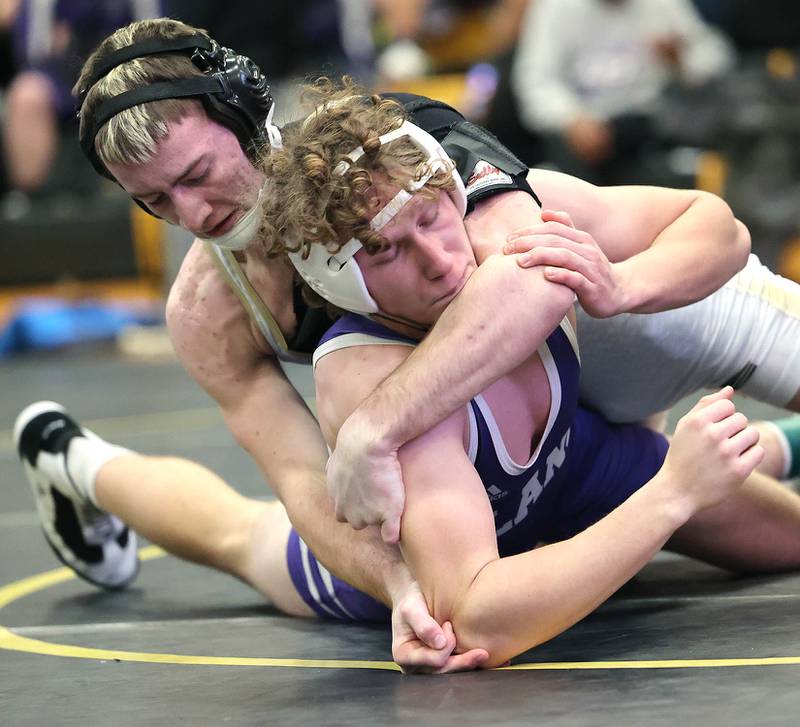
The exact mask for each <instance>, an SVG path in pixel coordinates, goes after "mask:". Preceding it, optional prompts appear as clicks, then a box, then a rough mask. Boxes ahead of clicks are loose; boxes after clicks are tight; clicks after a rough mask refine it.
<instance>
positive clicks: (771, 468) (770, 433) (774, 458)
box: [753, 422, 786, 480]
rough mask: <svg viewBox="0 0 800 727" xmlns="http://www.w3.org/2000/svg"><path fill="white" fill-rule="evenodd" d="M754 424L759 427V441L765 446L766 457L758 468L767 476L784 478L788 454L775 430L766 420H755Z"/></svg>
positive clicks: (777, 478)
mask: <svg viewBox="0 0 800 727" xmlns="http://www.w3.org/2000/svg"><path fill="white" fill-rule="evenodd" d="M753 426H755V428H756V429H758V433H759V435H760V439H759V440H758V443H759V444H760V445H761V446H762V447H763V448H764V459H763V461H762V462H761V464H760V465H758V467H757V468H756V469H757V470H758V471H759V472H760V473H761V474H763V475H766V476H767V477H773V478H775V479H776V480H780V479H782V478H783V475H784V472H785V471H786V456H785V454H784V450H783V445H782V444H781V443H780V442H779V440H778V436H777V434H776V432H775V430H774V429H773V428H772V427H770V426H768V425H765V424H764V422H755V423H754V425H753Z"/></svg>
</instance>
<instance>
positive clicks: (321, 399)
mask: <svg viewBox="0 0 800 727" xmlns="http://www.w3.org/2000/svg"><path fill="white" fill-rule="evenodd" d="M413 350H414V349H413V348H412V347H411V346H407V345H403V344H394V343H385V344H376V343H370V344H364V345H355V346H348V347H346V348H340V349H337V350H336V351H332V352H331V353H329V354H327V355H326V356H324V357H323V358H321V359H320V360H319V361H318V363H317V365H316V366H315V367H314V384H315V386H316V390H317V414H318V416H319V421H320V426H321V427H322V430H323V432H325V434H326V437H329V435H330V434H331V433H335V432H338V431H339V428H340V427H341V425H342V424H343V423H344V420H345V419H347V417H349V416H350V414H352V413H353V412H354V411H355V410H356V409H357V408H358V406H359V405H360V404H361V403H362V402H363V401H364V400H365V399H366V398H367V397H368V396H369V395H370V394H371V393H372V392H373V391H374V390H375V389H376V388H377V387H378V385H379V384H380V383H381V382H382V381H383V380H384V379H385V378H386V377H387V376H389V375H390V374H391V373H392V372H393V371H394V370H395V369H396V368H397V367H398V366H400V365H401V364H402V363H403V362H404V361H405V360H406V359H407V358H408V357H409V355H410V354H411V352H412V351H413ZM334 439H335V434H334V436H333V437H331V438H330V439H329V441H333V440H334Z"/></svg>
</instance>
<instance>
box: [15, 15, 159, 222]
mask: <svg viewBox="0 0 800 727" xmlns="http://www.w3.org/2000/svg"><path fill="white" fill-rule="evenodd" d="M17 4H18V7H17V8H12V9H11V11H12V13H13V24H12V26H11V32H12V49H13V53H14V62H15V66H16V69H17V73H16V75H15V76H14V77H13V79H12V81H11V83H10V85H9V87H8V92H7V96H6V105H5V123H4V126H3V153H4V158H5V162H6V170H7V175H8V183H9V186H10V187H11V188H12V191H11V192H9V194H8V195H7V197H6V198H5V199H4V202H3V207H4V210H3V211H4V213H5V216H6V217H15V216H19V215H20V214H24V211H25V205H26V199H27V198H26V195H28V194H31V193H34V192H37V191H39V190H41V189H42V188H43V187H44V186H45V184H46V182H47V181H48V177H49V175H50V173H51V170H52V168H53V164H54V161H55V158H56V155H57V153H58V149H59V143H60V138H61V136H62V134H63V135H64V138H65V140H68V143H69V144H71V145H77V140H76V137H77V133H76V128H77V124H75V121H74V117H75V106H74V101H73V99H72V97H71V95H70V90H71V88H72V85H73V83H74V82H75V79H76V78H77V72H78V70H79V69H80V65H81V63H82V60H83V58H85V57H86V56H87V55H88V54H89V53H90V52H91V51H92V50H93V49H94V48H95V46H96V45H97V44H98V43H99V42H100V41H101V40H102V39H103V38H105V37H106V36H107V35H108V34H109V33H111V32H112V31H113V30H115V29H116V28H118V27H120V26H122V25H125V24H127V23H129V22H131V21H132V20H137V19H142V18H147V17H157V16H158V15H159V14H160V12H161V3H160V2H159V0H19V1H18V3H17Z"/></svg>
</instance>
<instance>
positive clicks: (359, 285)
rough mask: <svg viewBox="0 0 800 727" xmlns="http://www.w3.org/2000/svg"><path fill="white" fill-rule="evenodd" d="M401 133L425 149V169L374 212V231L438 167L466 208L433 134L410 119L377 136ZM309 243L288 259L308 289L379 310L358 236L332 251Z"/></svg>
mask: <svg viewBox="0 0 800 727" xmlns="http://www.w3.org/2000/svg"><path fill="white" fill-rule="evenodd" d="M404 136H408V137H409V138H411V139H412V140H413V141H414V142H416V143H417V144H418V145H419V146H420V147H421V148H422V149H423V150H424V151H425V152H426V153H427V157H428V171H427V172H426V173H425V174H424V175H423V176H422V178H421V179H418V180H415V181H414V182H413V183H412V184H411V190H410V191H408V190H405V189H401V190H400V191H399V192H398V193H397V194H396V195H395V196H394V197H393V198H392V199H391V200H390V201H389V202H388V203H387V204H386V206H385V207H384V208H383V209H382V210H381V211H380V212H378V214H377V215H375V217H374V218H373V219H372V221H371V222H370V227H372V229H373V230H375V231H380V230H381V229H382V228H383V227H385V226H386V225H387V224H388V223H389V222H390V221H391V220H392V219H394V217H395V215H397V213H398V212H399V211H400V210H401V209H402V208H403V207H404V206H405V204H406V203H407V202H408V201H409V200H410V199H411V197H412V195H413V193H414V192H416V191H418V190H420V189H422V187H423V186H425V184H426V183H427V182H428V180H430V178H431V177H433V175H434V174H436V173H437V172H439V171H446V172H448V173H449V174H451V175H452V179H453V183H454V189H453V190H451V191H450V196H451V197H452V199H453V202H454V203H455V205H456V207H457V208H458V210H459V212H460V214H461V216H462V217H463V216H464V214H465V213H466V209H467V195H466V192H465V190H464V183H463V182H462V180H461V177H460V176H459V174H458V172H457V171H456V168H455V164H454V163H453V162H452V161H451V160H450V158H449V157H448V156H447V154H446V153H445V151H444V149H442V147H441V145H440V144H439V142H438V141H436V139H435V138H434V137H432V136H431V135H430V134H428V132H426V131H424V130H423V129H421V128H420V127H418V126H415V125H414V124H412V123H411V122H409V121H404V122H403V123H402V125H401V126H399V127H398V128H397V129H395V130H393V131H390V132H389V133H387V134H384V135H383V136H380V137H379V138H378V139H379V141H380V143H381V145H383V144H387V143H389V142H390V141H394V140H395V139H400V138H402V137H404ZM363 154H364V149H363V148H362V147H360V146H359V147H358V148H356V149H354V150H353V151H351V152H350V153H349V154H347V155H346V156H347V159H349V161H350V164H354V163H355V162H357V161H358V160H359V159H360V158H361V157H362V156H363ZM350 164H348V162H347V161H346V160H343V161H342V162H340V163H339V165H338V166H337V167H336V169H335V173H336V174H339V175H344V174H345V173H346V172H347V170H348V168H349V167H350ZM310 247H311V249H310V252H309V254H308V256H307V257H305V258H304V257H303V254H302V253H301V252H290V253H289V259H290V260H291V261H292V264H293V265H294V267H295V268H296V270H297V272H298V273H300V275H301V276H302V278H303V280H305V281H306V283H308V285H309V286H310V287H311V288H312V290H314V291H315V292H316V293H318V294H319V295H320V296H322V297H323V298H325V300H327V301H328V302H330V303H332V304H333V305H335V306H337V307H339V308H342V309H343V310H347V311H351V312H352V313H361V314H363V315H370V314H373V313H379V312H380V310H379V308H378V304H377V303H376V302H375V300H374V299H373V298H372V296H371V295H370V293H369V290H367V285H366V283H365V282H364V276H363V274H362V273H361V270H360V268H359V267H358V263H357V262H356V261H355V259H354V257H353V256H354V255H355V254H356V253H357V252H358V251H359V250H360V249H361V248H362V247H363V245H362V244H361V242H360V241H359V240H357V239H356V238H351V239H350V240H349V241H348V242H347V243H346V244H345V245H344V246H343V247H342V248H341V249H340V250H339V251H338V252H336V253H331V252H329V251H328V250H326V249H325V245H319V244H314V245H311V246H310Z"/></svg>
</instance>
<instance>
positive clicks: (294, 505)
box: [282, 471, 411, 607]
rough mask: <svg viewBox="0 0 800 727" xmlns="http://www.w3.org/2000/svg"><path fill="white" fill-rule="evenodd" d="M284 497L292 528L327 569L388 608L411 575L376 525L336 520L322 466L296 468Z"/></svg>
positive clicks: (395, 547)
mask: <svg viewBox="0 0 800 727" xmlns="http://www.w3.org/2000/svg"><path fill="white" fill-rule="evenodd" d="M284 492H285V493H286V494H285V496H284V497H283V498H282V502H283V504H284V506H285V507H286V512H287V513H288V515H289V520H290V521H291V523H292V525H293V526H294V528H295V529H296V530H297V532H298V533H299V535H300V537H301V538H302V539H303V541H304V542H305V543H306V545H308V547H309V548H310V549H311V551H312V552H313V553H314V555H315V556H316V558H317V560H319V561H320V562H321V563H322V564H323V565H324V566H325V567H326V568H327V569H328V570H329V571H330V572H331V573H333V574H334V575H335V576H336V577H338V578H341V579H342V580H344V581H346V582H347V583H349V584H350V585H351V586H353V587H355V588H357V589H358V590H360V591H363V592H364V593H367V594H368V595H370V596H372V597H373V598H375V599H376V600H378V601H380V602H381V603H384V604H385V605H387V606H389V607H392V605H393V604H394V603H395V602H396V597H397V596H398V594H401V593H402V592H403V591H404V589H405V587H406V586H407V585H408V582H409V581H410V580H411V574H410V571H409V569H408V566H406V564H405V561H404V560H403V558H402V555H401V554H400V549H399V548H398V547H397V546H395V545H387V544H386V543H384V542H383V540H381V537H380V531H379V530H378V528H375V527H369V528H365V529H363V530H353V528H352V527H350V525H348V524H347V523H339V522H337V521H336V518H335V516H334V511H333V505H332V503H331V500H330V498H329V497H328V493H327V491H326V489H325V475H324V473H323V472H321V471H319V472H318V471H308V472H306V473H295V474H294V475H293V477H292V483H291V486H290V487H287V488H285V490H284Z"/></svg>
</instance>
